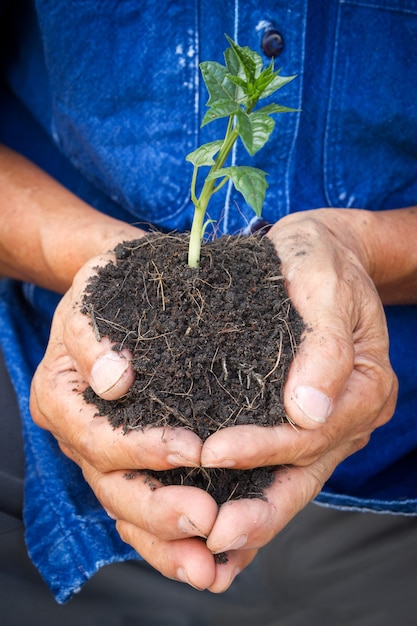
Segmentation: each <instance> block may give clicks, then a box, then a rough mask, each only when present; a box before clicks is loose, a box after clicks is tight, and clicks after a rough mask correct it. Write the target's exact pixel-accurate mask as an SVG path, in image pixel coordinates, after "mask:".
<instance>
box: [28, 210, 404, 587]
mask: <svg viewBox="0 0 417 626" xmlns="http://www.w3.org/2000/svg"><path fill="white" fill-rule="evenodd" d="M339 211H340V210H338V211H335V210H331V209H325V210H317V211H309V212H307V213H299V214H294V215H291V216H288V217H286V218H284V219H282V220H280V222H278V223H277V224H275V225H274V226H273V227H272V228H271V230H270V231H269V234H268V236H269V237H270V238H271V239H272V241H273V242H274V244H275V246H276V248H277V251H278V254H279V257H280V259H281V262H282V272H283V274H284V276H285V278H286V283H287V289H288V292H289V295H290V297H291V299H292V301H293V303H294V305H295V306H296V308H297V310H298V312H299V313H300V315H301V316H302V318H303V319H304V322H305V323H306V325H307V326H308V329H309V332H307V333H305V335H304V337H303V341H302V342H301V345H300V347H299V349H298V351H297V354H296V356H295V359H294V361H293V363H292V366H291V369H290V373H289V376H288V379H287V383H286V386H285V391H284V404H285V409H286V412H287V414H288V416H289V417H290V418H291V421H292V422H293V423H294V425H295V427H294V426H292V425H290V424H285V425H280V426H277V427H271V428H265V427H257V426H253V425H251V426H236V427H233V428H226V429H223V430H221V431H218V432H216V433H215V434H213V435H211V436H210V437H209V438H208V439H207V440H206V441H205V442H204V444H203V443H202V442H201V440H200V439H199V438H198V437H197V435H195V434H194V433H192V432H190V431H189V430H186V429H181V428H178V429H167V428H165V429H164V430H163V432H162V429H158V428H148V429H146V430H144V431H143V432H142V431H140V430H138V431H133V432H131V433H129V435H128V436H123V434H122V433H121V432H120V433H118V432H117V431H114V430H113V428H112V427H111V426H110V425H109V424H108V421H107V419H106V418H105V417H97V416H95V413H96V409H95V407H94V406H92V405H87V404H86V403H85V402H84V400H83V396H82V393H81V392H82V391H83V390H84V389H85V387H86V386H87V385H91V386H92V387H93V389H94V390H95V391H96V393H98V394H99V395H101V396H102V397H103V398H106V399H115V398H118V397H121V396H122V395H123V394H125V393H126V391H127V390H128V389H129V387H130V385H131V384H132V381H133V373H132V370H131V367H130V364H129V354H127V353H124V352H122V353H120V354H119V353H116V352H114V351H112V350H111V345H110V343H109V341H108V340H106V339H102V340H101V341H100V342H97V341H96V339H95V337H94V333H93V329H92V327H91V325H90V324H89V321H88V318H87V317H86V316H85V315H83V314H81V313H80V302H81V298H82V293H83V291H84V289H85V286H86V281H87V280H88V278H89V276H91V274H92V273H94V268H95V267H96V266H97V265H98V264H99V263H105V262H107V261H108V260H109V258H111V254H110V253H106V254H104V255H103V256H101V257H95V258H93V259H91V260H90V261H89V262H88V263H87V264H86V265H84V266H83V267H82V269H81V270H80V271H79V272H78V274H77V275H76V276H75V279H74V282H73V285H72V288H71V289H70V290H69V291H68V292H67V293H66V295H65V296H64V297H63V298H62V300H61V302H60V304H59V306H58V308H57V311H56V314H55V317H54V320H53V324H52V329H51V336H50V341H49V345H48V348H47V351H46V353H45V356H44V359H43V360H42V362H41V364H40V365H39V368H38V370H37V372H36V374H35V377H34V380H33V384H32V398H31V409H32V415H33V419H34V420H35V422H36V423H37V424H38V425H39V426H41V427H42V428H45V429H47V430H49V431H50V432H51V433H52V434H53V435H54V436H55V438H56V439H57V441H58V443H59V446H60V448H61V450H62V451H63V453H64V454H66V455H67V456H68V457H69V458H71V459H72V460H73V461H74V462H75V463H77V464H78V465H79V466H80V468H81V470H82V472H83V475H84V477H85V480H86V481H87V482H88V484H89V485H90V486H91V488H92V490H93V491H94V493H95V494H96V496H97V498H98V499H99V501H100V502H101V504H102V505H103V507H104V508H105V510H106V511H107V513H108V514H109V515H110V516H111V517H112V518H114V520H115V523H116V527H117V530H118V532H119V534H120V536H121V538H122V539H123V540H124V541H125V542H127V543H129V544H130V545H132V546H133V547H134V548H135V549H136V550H137V552H138V553H139V554H140V555H141V556H142V557H143V558H144V559H145V560H146V561H148V562H149V563H150V564H151V565H152V566H154V567H155V568H156V569H157V570H159V571H160V572H162V573H163V574H164V575H165V576H167V577H169V578H173V579H175V580H180V581H183V582H187V583H188V584H190V585H192V586H193V587H196V588H198V589H209V590H211V591H212V592H222V591H224V590H226V589H227V588H228V587H229V585H230V584H231V583H232V581H233V579H234V578H235V577H236V575H237V574H238V573H239V572H240V571H241V570H242V569H243V568H245V567H246V566H247V565H248V564H249V563H250V562H251V561H252V560H253V558H254V557H255V555H256V553H257V551H258V549H259V548H260V547H262V546H265V545H266V544H267V543H268V542H269V541H270V540H271V539H272V538H273V537H274V536H275V535H276V534H277V533H278V532H279V531H280V530H281V529H282V528H283V527H284V526H285V525H286V524H287V523H288V522H289V521H290V520H291V519H292V518H293V517H294V516H295V515H296V514H297V512H298V511H300V510H301V509H302V508H303V507H305V506H306V505H307V504H308V503H309V502H310V501H311V500H312V499H314V497H315V496H316V495H317V494H318V493H319V492H320V490H321V488H322V486H323V484H324V483H325V482H326V480H327V479H328V478H329V477H330V476H331V474H332V472H333V470H334V469H335V467H336V466H337V465H338V464H339V463H340V462H341V461H342V460H343V459H345V458H346V457H347V456H349V455H350V454H352V453H354V452H355V451H357V450H359V449H360V448H362V447H363V446H364V445H366V444H367V442H368V440H369V437H370V435H371V433H372V431H373V430H374V429H375V428H377V427H378V426H381V425H382V424H384V423H385V422H387V421H388V420H389V419H390V417H391V416H392V414H393V411H394V408H395V402H396V396H397V381H396V377H395V375H394V373H393V371H392V368H391V365H390V362H389V358H388V336H387V329H386V322H385V317H384V312H383V307H382V304H381V300H380V297H379V295H378V293H377V290H376V288H375V285H374V283H373V281H372V279H371V278H370V275H369V273H370V272H369V267H368V265H369V259H368V257H367V250H366V246H365V244H364V243H363V242H361V240H360V236H359V234H358V230H355V228H354V227H352V228H351V229H350V230H346V229H345V230H343V228H342V229H340V226H341V225H342V222H341V221H340V220H342V221H343V222H344V225H345V224H346V223H347V220H343V217H344V216H343V211H342V212H339ZM348 213H351V211H348ZM349 218H350V216H349ZM359 218H360V216H359ZM359 221H360V220H359ZM350 223H351V224H353V225H354V224H355V220H354V219H353V220H352V219H350ZM358 223H359V222H358ZM131 230H132V236H131V238H132V239H134V238H137V236H138V231H137V230H136V229H134V228H133V227H132V229H131ZM139 234H140V233H139ZM105 249H106V248H105V247H103V250H105ZM200 465H201V466H203V467H210V468H212V467H226V468H231V467H233V468H237V469H238V468H239V469H248V468H252V467H258V466H264V465H285V470H284V471H280V472H279V473H277V475H276V478H275V481H274V483H273V485H272V486H271V487H270V488H268V490H267V492H266V496H267V499H266V500H261V499H242V500H237V501H229V502H227V503H225V504H223V505H222V506H221V507H220V508H218V506H217V505H216V503H215V502H214V500H213V499H212V498H211V497H210V496H209V495H208V494H207V493H206V492H205V491H203V490H200V489H197V488H194V487H184V486H166V487H159V488H157V489H153V490H152V489H151V488H150V487H149V485H148V484H147V483H146V481H145V480H144V479H143V477H142V476H141V475H140V474H138V477H137V478H136V479H135V480H126V479H125V477H124V476H125V474H126V472H127V471H132V470H141V469H152V470H165V469H168V468H172V467H179V466H187V467H194V466H200ZM201 538H203V539H204V540H205V541H202V540H201ZM266 549H267V548H266ZM220 552H227V555H228V560H227V563H217V562H216V559H215V558H214V557H213V555H214V554H216V553H220Z"/></svg>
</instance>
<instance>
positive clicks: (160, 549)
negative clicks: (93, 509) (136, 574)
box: [116, 521, 257, 593]
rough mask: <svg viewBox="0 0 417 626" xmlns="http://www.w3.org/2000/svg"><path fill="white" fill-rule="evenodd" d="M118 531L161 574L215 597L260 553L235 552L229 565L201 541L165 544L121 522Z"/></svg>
mask: <svg viewBox="0 0 417 626" xmlns="http://www.w3.org/2000/svg"><path fill="white" fill-rule="evenodd" d="M116 528H117V530H118V532H119V534H120V536H121V538H122V539H123V541H125V542H126V543H128V544H129V545H131V546H133V547H134V548H135V550H136V551H137V552H138V553H139V554H140V555H141V556H142V557H143V558H144V559H145V560H146V561H147V562H148V563H150V564H151V565H152V566H153V567H154V568H155V569H157V570H158V571H159V572H161V574H163V575H164V576H167V577H168V578H171V579H173V580H177V581H180V582H184V583H187V584H188V585H191V586H192V587H194V588H195V589H198V590H203V589H207V590H209V591H211V592H213V593H222V592H223V591H226V589H228V588H229V587H230V585H231V584H232V582H233V580H234V579H235V577H236V576H237V575H238V574H239V573H240V572H241V571H242V570H243V569H244V568H245V567H246V566H247V565H249V563H250V562H251V561H252V560H253V559H254V558H255V556H256V553H257V550H240V551H235V552H232V553H230V554H228V555H227V560H226V562H223V563H218V562H216V561H215V558H214V556H213V554H212V553H211V552H210V550H208V548H207V546H206V544H205V542H203V541H201V540H200V539H194V538H191V539H179V540H176V541H165V540H162V539H158V538H156V537H155V536H154V535H152V534H151V533H148V532H146V531H144V530H142V529H139V528H138V527H137V526H134V525H133V524H129V523H127V522H124V521H118V522H117V523H116Z"/></svg>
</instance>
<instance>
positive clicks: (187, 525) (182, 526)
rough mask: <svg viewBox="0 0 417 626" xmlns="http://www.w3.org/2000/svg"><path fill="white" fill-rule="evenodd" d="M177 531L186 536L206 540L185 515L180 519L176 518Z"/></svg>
mask: <svg viewBox="0 0 417 626" xmlns="http://www.w3.org/2000/svg"><path fill="white" fill-rule="evenodd" d="M178 529H179V530H180V531H181V532H182V533H184V534H186V535H188V536H190V535H191V536H194V537H195V536H197V537H205V538H207V535H205V534H204V533H202V532H201V531H200V530H199V529H198V528H197V526H196V525H195V524H194V523H193V522H192V521H191V520H190V519H189V518H188V517H187V516H186V515H181V517H179V518H178Z"/></svg>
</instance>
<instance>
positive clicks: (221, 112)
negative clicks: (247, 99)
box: [201, 100, 240, 127]
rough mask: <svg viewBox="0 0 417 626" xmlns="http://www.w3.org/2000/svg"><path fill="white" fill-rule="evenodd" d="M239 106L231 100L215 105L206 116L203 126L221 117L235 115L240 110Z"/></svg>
mask: <svg viewBox="0 0 417 626" xmlns="http://www.w3.org/2000/svg"><path fill="white" fill-rule="evenodd" d="M239 108H240V107H239V105H238V104H237V103H236V102H233V101H231V100H223V101H220V102H217V103H216V104H213V105H212V106H211V107H210V108H209V109H208V111H206V114H205V115H204V118H203V121H202V122H201V126H202V127H203V126H205V125H206V124H209V123H210V122H213V120H218V119H219V118H221V117H229V115H234V114H235V113H236V112H237V111H238V110H239Z"/></svg>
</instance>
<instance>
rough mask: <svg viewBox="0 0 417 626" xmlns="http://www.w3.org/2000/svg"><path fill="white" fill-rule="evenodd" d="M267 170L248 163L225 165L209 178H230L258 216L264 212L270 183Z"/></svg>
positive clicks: (208, 177)
mask: <svg viewBox="0 0 417 626" xmlns="http://www.w3.org/2000/svg"><path fill="white" fill-rule="evenodd" d="M266 176H267V174H266V172H264V171H263V170H260V169H258V168H257V167H249V166H247V165H240V166H236V165H235V166H231V167H224V168H223V169H220V170H217V171H215V172H211V173H210V174H209V175H208V176H207V180H213V179H216V178H223V177H226V178H230V180H232V182H233V184H234V186H235V187H236V189H237V190H238V191H239V192H240V193H241V194H242V196H243V197H244V199H245V201H246V202H247V204H248V205H249V206H250V207H251V208H252V209H253V210H254V211H255V213H256V215H257V216H258V217H260V216H261V214H262V206H263V203H264V200H265V194H266V190H267V188H268V183H267V181H266Z"/></svg>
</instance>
